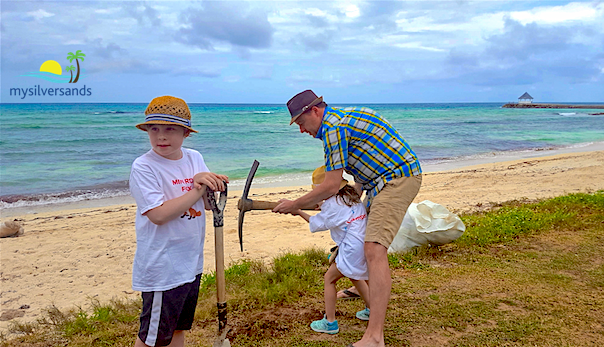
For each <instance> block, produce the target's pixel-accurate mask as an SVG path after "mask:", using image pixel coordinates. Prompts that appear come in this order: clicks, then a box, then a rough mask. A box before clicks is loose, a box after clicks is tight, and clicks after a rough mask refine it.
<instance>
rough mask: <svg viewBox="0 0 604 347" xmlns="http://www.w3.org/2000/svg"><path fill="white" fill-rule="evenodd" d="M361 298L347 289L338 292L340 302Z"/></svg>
mask: <svg viewBox="0 0 604 347" xmlns="http://www.w3.org/2000/svg"><path fill="white" fill-rule="evenodd" d="M360 297H361V296H360V295H359V294H357V293H353V292H351V291H350V290H348V289H344V290H341V291H339V292H338V299H340V300H351V299H358V298H360Z"/></svg>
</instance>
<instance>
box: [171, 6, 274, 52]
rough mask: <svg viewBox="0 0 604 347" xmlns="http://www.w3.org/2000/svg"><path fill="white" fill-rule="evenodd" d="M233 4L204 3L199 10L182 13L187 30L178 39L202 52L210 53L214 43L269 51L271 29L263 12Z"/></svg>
mask: <svg viewBox="0 0 604 347" xmlns="http://www.w3.org/2000/svg"><path fill="white" fill-rule="evenodd" d="M244 7H246V6H243V5H242V4H239V3H235V2H228V3H221V2H213V1H211V2H208V1H206V2H204V3H203V8H202V9H193V8H191V9H188V10H187V11H186V13H184V14H183V18H184V22H185V25H186V27H185V28H182V29H180V35H179V39H180V40H181V41H182V42H184V43H187V44H190V45H194V46H197V47H199V48H201V49H205V50H213V49H214V44H215V43H216V42H223V43H224V42H226V43H229V44H231V45H233V46H238V47H245V48H255V49H262V48H269V47H270V46H271V43H272V37H273V33H274V29H273V27H272V26H271V24H270V23H269V21H268V19H267V15H266V13H264V12H262V11H260V10H257V9H250V10H247V9H245V8H244Z"/></svg>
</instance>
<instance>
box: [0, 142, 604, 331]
mask: <svg viewBox="0 0 604 347" xmlns="http://www.w3.org/2000/svg"><path fill="white" fill-rule="evenodd" d="M427 171H428V170H427ZM602 189H604V151H602V150H598V151H591V152H581V153H565V154H558V155H554V156H546V157H534V158H523V159H519V160H512V161H504V162H496V163H487V164H479V165H474V166H468V167H463V168H457V169H453V170H448V171H439V172H427V173H425V174H424V179H423V185H422V188H421V190H420V193H419V195H418V196H417V198H416V199H415V202H420V201H423V200H431V201H433V202H436V203H439V204H442V205H444V206H446V207H447V208H449V209H450V210H451V211H454V212H467V211H475V210H480V209H485V208H488V207H489V206H492V204H497V203H501V202H504V201H509V200H515V199H528V200H535V199H542V198H549V197H554V196H559V195H563V194H567V193H576V192H594V191H596V190H602ZM309 190H310V177H309V184H308V185H305V186H297V187H286V188H284V187H273V188H255V187H254V186H252V189H251V192H250V198H251V199H256V200H267V201H278V200H279V199H282V198H288V199H294V198H297V197H299V196H301V195H303V194H304V193H306V192H308V191H309ZM240 196H241V191H234V192H230V193H229V200H228V203H227V207H226V211H225V226H224V232H225V258H226V262H227V264H228V263H230V262H233V261H237V260H240V259H243V258H250V259H263V260H270V259H272V258H273V257H274V256H276V255H278V254H280V253H282V252H286V251H292V252H297V251H300V250H302V249H305V248H308V247H311V246H316V247H320V248H323V249H325V250H327V249H328V248H329V247H331V245H332V244H333V241H331V238H330V236H329V233H328V232H323V233H318V234H311V233H310V232H309V231H308V225H307V223H306V222H305V221H304V220H303V219H302V218H300V217H293V216H286V215H279V214H274V213H271V212H270V211H249V212H247V213H246V215H245V225H244V251H243V252H240V251H239V241H238V237H237V217H238V210H237V207H236V204H237V201H238V199H239V197H240ZM124 199H127V198H118V199H115V198H114V199H112V200H110V203H112V204H115V203H117V202H119V201H131V200H124ZM128 199H129V198H128ZM74 206H77V207H82V204H79V205H78V204H76V205H71V209H70V207H69V206H66V207H64V209H62V210H56V209H51V210H48V209H44V208H40V209H39V212H38V213H27V214H22V215H10V214H8V213H6V211H4V212H3V221H4V220H12V219H17V220H19V221H21V222H22V223H23V225H24V229H25V233H24V234H23V235H22V236H20V237H16V238H4V239H1V241H0V242H1V243H0V245H1V266H2V269H1V281H2V289H1V295H0V303H1V312H0V331H5V329H6V327H7V326H8V324H9V320H10V319H13V318H14V319H16V320H18V321H21V322H24V321H32V320H35V319H36V318H38V317H41V314H42V312H43V310H44V309H45V308H47V307H49V306H50V305H55V306H57V307H58V308H61V309H66V308H74V307H82V308H84V309H88V308H89V307H90V303H91V300H98V301H99V302H101V303H104V302H107V301H109V300H110V299H112V298H129V299H134V298H137V297H138V296H139V295H140V294H139V293H138V292H134V291H133V290H132V289H131V267H132V259H133V257H134V251H135V249H136V242H135V231H134V215H135V212H136V207H135V205H133V204H132V203H128V204H122V205H111V206H102V207H98V206H96V207H85V208H79V209H74ZM212 225H213V224H212V214H211V213H208V214H207V235H206V246H205V259H206V262H205V267H204V268H205V270H206V272H210V271H212V270H213V269H214V230H213V226H212ZM227 285H228V284H227Z"/></svg>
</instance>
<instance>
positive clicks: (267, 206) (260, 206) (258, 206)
mask: <svg viewBox="0 0 604 347" xmlns="http://www.w3.org/2000/svg"><path fill="white" fill-rule="evenodd" d="M251 201H252V208H251V209H252V210H272V209H274V208H275V207H277V205H279V203H278V202H274V201H258V200H251ZM316 209H317V205H314V206H312V207H310V206H307V207H303V208H302V210H306V211H314V210H316Z"/></svg>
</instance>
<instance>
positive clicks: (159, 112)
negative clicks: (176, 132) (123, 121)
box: [136, 95, 197, 133]
mask: <svg viewBox="0 0 604 347" xmlns="http://www.w3.org/2000/svg"><path fill="white" fill-rule="evenodd" d="M147 124H169V125H180V126H182V127H185V128H187V129H189V130H191V131H192V132H194V133H196V132H197V131H196V130H194V129H193V128H191V111H190V110H189V106H188V105H187V103H186V102H185V101H184V100H183V99H180V98H176V97H174V96H169V95H165V96H158V97H157V98H155V99H153V100H151V102H150V103H149V106H147V109H146V110H145V122H144V123H141V124H137V125H136V127H137V128H139V129H140V130H143V131H147V130H146V129H145V128H144V127H142V125H147Z"/></svg>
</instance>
